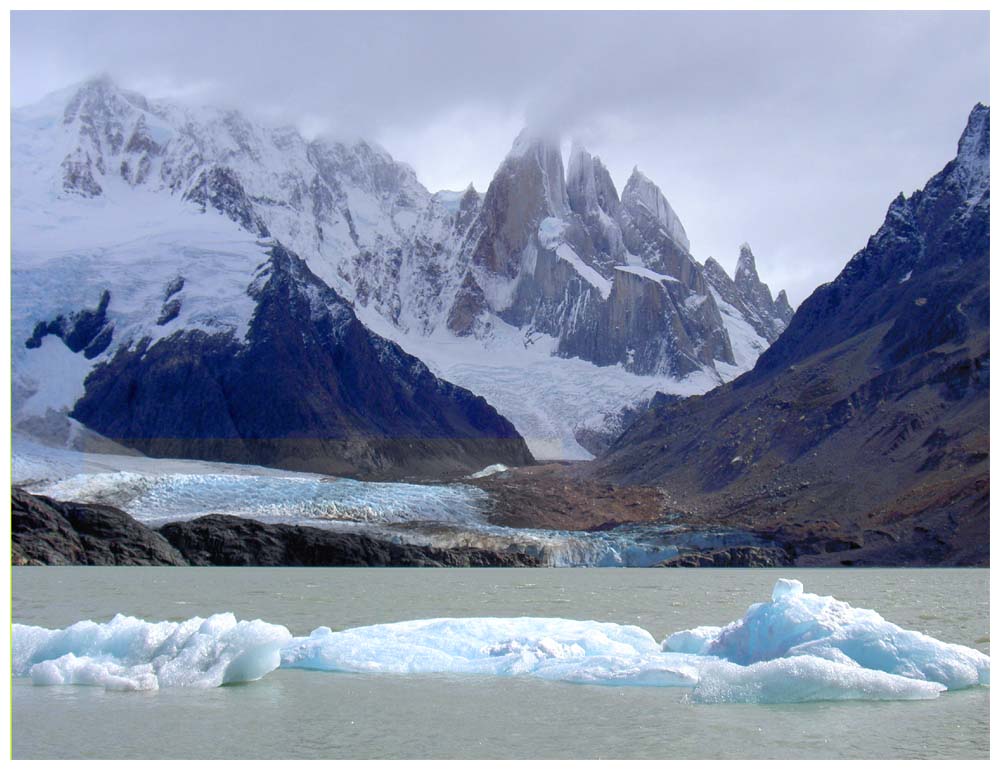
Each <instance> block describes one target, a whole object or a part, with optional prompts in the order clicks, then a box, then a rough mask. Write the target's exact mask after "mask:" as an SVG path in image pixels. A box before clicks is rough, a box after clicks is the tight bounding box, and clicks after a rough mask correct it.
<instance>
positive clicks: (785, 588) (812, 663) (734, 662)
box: [14, 580, 990, 703]
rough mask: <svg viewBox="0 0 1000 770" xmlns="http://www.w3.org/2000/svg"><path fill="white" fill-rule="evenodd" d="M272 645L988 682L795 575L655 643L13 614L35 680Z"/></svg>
mask: <svg viewBox="0 0 1000 770" xmlns="http://www.w3.org/2000/svg"><path fill="white" fill-rule="evenodd" d="M195 630H197V633H194V632H195ZM192 640H193V641H192ZM276 640H277V641H276ZM224 641H225V643H224ZM279 646H280V653H279V652H278V647H279ZM279 657H280V665H281V666H282V667H287V668H299V669H313V670H322V671H350V672H358V673H383V674H384V673H392V674H435V673H436V674H477V675H480V676H534V677H539V678H542V679H549V680H556V681H561V682H573V683H580V684H600V685H613V686H624V685H632V686H658V687H684V688H689V689H690V690H691V698H692V699H693V700H696V701H700V702H705V703H721V702H732V703H796V702H804V701H816V700H846V699H864V700H890V699H892V700H896V699H925V698H934V697H936V696H937V695H939V694H940V693H941V692H943V691H944V690H947V689H958V688H963V687H971V686H976V685H988V684H989V668H990V659H989V657H988V656H986V655H984V654H982V653H980V652H978V651H977V650H973V649H970V648H967V647H962V646H960V645H956V644H948V643H945V642H941V641H938V640H937V639H933V638H931V637H929V636H926V635H924V634H920V633H918V632H916V631H907V630H906V629H902V628H900V627H898V626H896V625H894V624H892V623H889V622H888V621H886V620H884V619H883V618H882V617H881V616H880V615H878V613H876V612H874V611H873V610H866V609H860V608H854V607H851V606H850V605H849V604H847V603H846V602H841V601H838V600H836V599H834V598H833V597H828V596H826V597H824V596H817V595H815V594H808V593H805V592H804V591H803V589H802V584H801V583H800V582H799V581H797V580H779V581H778V583H777V585H776V586H775V589H774V593H773V595H772V599H771V601H769V602H764V603H761V604H755V605H753V606H751V607H750V608H749V610H748V611H747V613H746V615H745V616H744V617H743V618H742V619H740V620H737V621H735V622H733V623H731V624H729V625H728V626H725V627H722V628H720V627H713V626H700V627H698V628H694V629H689V630H687V631H680V632H678V633H675V634H671V635H670V636H668V637H667V639H666V640H664V641H663V643H662V644H659V643H657V642H656V640H655V639H653V637H652V636H651V635H650V634H649V632H648V631H645V630H643V629H641V628H639V627H637V626H628V625H618V624H615V623H601V622H597V621H591V620H567V619H562V618H530V617H524V618H435V619H428V620H411V621H404V622H400V623H388V624H381V625H374V626H365V627H361V628H352V629H348V630H345V631H339V632H334V631H332V630H331V629H330V628H327V627H320V628H317V629H316V630H315V631H313V632H312V633H311V634H310V635H309V636H305V637H297V638H294V639H292V638H290V635H289V634H288V631H287V630H286V629H284V628H283V627H282V626H271V625H269V624H267V623H263V621H254V622H253V623H250V624H243V623H240V624H237V623H236V621H235V618H233V617H232V616H231V615H217V616H213V617H212V618H209V620H207V621H202V620H201V619H200V618H195V619H193V620H191V621H187V623H185V624H171V623H160V624H155V623H144V622H143V621H139V620H136V619H135V618H123V617H122V616H118V617H116V618H115V619H114V620H113V621H111V623H109V624H105V625H103V626H102V625H100V624H95V623H91V622H89V621H85V622H84V623H78V624H76V625H75V626H71V627H70V628H68V629H66V630H65V631H48V630H46V629H39V628H33V627H29V626H15V627H14V673H15V675H20V676H24V675H26V674H27V675H30V676H31V677H32V679H33V680H34V681H35V683H37V684H103V685H104V686H108V687H120V686H125V687H129V688H133V689H139V688H142V687H148V686H157V685H159V686H163V685H198V686H211V685H218V684H224V683H226V682H229V681H245V680H249V679H254V678H258V677H259V676H263V674H264V673H267V671H269V670H270V669H271V668H274V667H276V666H277V665H278V658H279Z"/></svg>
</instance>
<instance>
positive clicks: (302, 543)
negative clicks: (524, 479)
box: [160, 516, 538, 567]
mask: <svg viewBox="0 0 1000 770" xmlns="http://www.w3.org/2000/svg"><path fill="white" fill-rule="evenodd" d="M160 534H162V535H163V536H164V537H165V538H166V539H167V540H169V541H170V542H171V543H173V544H174V546H176V547H177V549H178V550H179V551H181V552H182V553H183V554H184V555H185V556H186V557H187V558H188V559H189V561H190V562H191V564H192V565H193V566H210V565H211V566H219V567H535V566H538V562H537V560H536V559H535V558H534V557H531V556H528V555H525V554H516V553H496V552H493V551H486V550H483V549H479V548H454V549H441V548H433V547H430V546H418V545H407V544H399V543H392V542H389V541H384V540H375V539H374V538H372V537H369V536H367V535H360V534H354V533H346V532H331V531H329V530H324V529H318V528H316V527H300V526H291V525H288V524H262V523H260V522H257V521H252V520H250V519H241V518H239V517H237V516H202V517H201V518H198V519H194V520H193V521H184V522H174V523H171V524H167V525H165V526H164V527H162V528H161V529H160Z"/></svg>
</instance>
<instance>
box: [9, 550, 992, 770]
mask: <svg viewBox="0 0 1000 770" xmlns="http://www.w3.org/2000/svg"><path fill="white" fill-rule="evenodd" d="M778 577H797V578H798V579H800V580H802V581H803V582H804V583H805V588H806V590H807V591H811V592H813V593H820V594H832V595H834V596H836V597H838V598H840V599H843V600H845V601H848V602H850V603H852V604H854V605H855V606H862V607H871V608H873V609H876V610H878V611H879V612H880V613H881V614H882V615H883V616H884V617H885V618H886V619H887V620H890V621H892V622H894V623H896V624H898V625H900V626H903V627H904V628H912V629H915V630H919V631H923V632H925V633H927V634H930V635H931V636H934V637H937V638H939V639H942V640H944V641H949V642H956V643H959V644H964V645H967V646H970V647H974V648H976V649H979V650H981V651H983V652H985V653H987V654H988V653H989V636H988V634H989V630H988V629H989V609H988V602H989V596H988V583H989V571H988V570H881V569H880V570H870V569H866V570H861V569H855V570H845V569H839V570H805V569H787V570H785V569H782V570H610V569H607V570H606V569H591V570H551V569H534V570H486V569H483V570H410V569H261V568H248V569H238V568H148V567H146V568H142V567H140V568H125V567H112V568H89V567H68V568H55V567H41V568H39V567H34V568H32V567H23V568H14V570H13V619H14V621H15V622H18V623H28V624H34V625H42V626H47V627H49V628H62V627H65V626H67V625H70V624H71V623H74V622H76V621H77V620H81V619H85V618H89V619H92V620H97V621H107V620H109V619H110V618H111V617H112V616H114V615H115V614H116V613H118V612H121V613H125V614H131V615H136V616H138V617H142V618H146V619H148V620H175V621H177V620H184V619H187V618H190V617H192V616H194V615H201V616H207V615H209V614H212V613H215V612H220V611H232V612H235V613H236V615H237V617H238V618H241V619H252V618H258V617H259V618H262V619H264V620H267V621H269V622H272V623H281V624H283V625H286V626H287V627H288V628H289V630H290V631H291V632H292V633H293V634H295V635H304V634H307V633H309V632H310V631H311V630H312V629H314V628H316V627H317V626H320V625H328V626H330V627H331V628H333V629H334V630H339V629H344V628H350V627H354V626H360V625H368V624H374V623H385V622H392V621H397V620H409V619H417V618H428V617H444V616H448V617H475V616H500V617H517V616H548V617H565V618H574V619H580V620H587V619H592V620H601V621H610V622H615V623H620V624H634V625H639V626H642V627H643V628H646V629H647V630H649V631H650V632H651V633H652V634H653V635H654V637H656V638H657V639H661V638H662V637H664V636H666V635H667V634H668V633H670V632H673V631H677V630H680V629H684V628H691V627H693V626H697V625H719V624H724V623H727V622H729V621H731V620H734V619H736V618H739V617H741V616H742V615H743V613H744V612H745V611H746V608H747V607H748V606H749V605H750V604H752V603H754V602H757V601H765V600H767V599H768V598H769V597H770V592H771V588H772V586H773V585H774V581H775V579H776V578H778ZM687 695H688V693H687V691H686V690H683V689H672V688H642V687H622V688H617V687H596V686H583V685H571V684H565V683H559V682H547V681H542V680H536V679H527V678H524V679H521V678H511V679H506V678H504V679H498V678H495V677H477V676H461V675H435V676H397V675H387V674H383V675H371V674H365V675H360V674H345V673H317V672H306V671H296V670H288V669H279V670H277V671H274V672H272V673H271V674H269V675H268V676H267V677H265V678H264V679H263V680H261V681H258V682H254V683H252V684H248V685H240V686H233V687H222V688H217V689H211V690H188V689H172V690H171V689H163V690H159V691H154V692H145V693H126V692H108V691H104V690H103V689H98V688H88V687H33V686H32V685H31V684H30V681H29V680H23V679H18V680H15V681H14V690H13V706H14V714H13V750H14V756H15V757H16V758H28V757H50V758H71V757H80V758H83V757H87V758H223V757H229V758H282V757H289V758H355V759H360V758H411V759H412V758H647V759H657V758H751V757H759V758H792V757H802V758H819V757H830V758H836V757H859V758H861V757H868V758H880V757H899V758H947V757H955V758H957V757H980V758H982V757H986V756H988V751H989V690H988V688H978V689H973V690H965V691H958V692H948V693H944V694H943V695H942V696H941V697H939V698H937V699H934V700H930V701H906V702H861V701H854V702H840V703H811V704H797V705H769V706H767V705H747V704H740V705H733V704H725V705H719V704H715V705H708V704H696V703H692V702H691V701H690V700H689V699H688V697H687Z"/></svg>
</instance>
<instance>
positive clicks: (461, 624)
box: [281, 618, 663, 683]
mask: <svg viewBox="0 0 1000 770" xmlns="http://www.w3.org/2000/svg"><path fill="white" fill-rule="evenodd" d="M650 657H655V658H656V659H657V661H658V662H663V661H662V658H663V655H662V653H660V652H659V648H658V646H657V644H656V641H655V640H654V639H653V637H652V636H651V635H650V634H649V632H647V631H644V630H643V629H641V628H637V627H636V626H620V625H617V624H614V623H599V622H596V621H592V620H586V621H582V620H563V619H560V618H439V619H434V620H412V621H404V622H401V623H389V624H384V625H377V626H366V627H362V628H352V629H349V630H346V631H340V632H337V633H334V632H333V631H331V630H330V629H329V628H326V627H323V628H318V629H316V630H315V631H313V632H312V634H310V635H309V636H308V637H303V638H297V639H294V640H293V641H292V642H291V643H290V644H289V645H288V646H287V647H285V649H284V650H283V651H282V660H281V665H282V666H285V667H290V668H311V669H322V670H327V671H379V672H388V673H397V674H430V673H464V674H493V675H517V674H529V675H534V676H543V677H546V678H554V679H569V680H570V681H583V680H587V681H595V682H597V681H605V682H608V683H611V682H612V681H614V682H617V683H627V681H628V680H629V679H630V678H635V677H642V676H649V675H650V674H649V671H650V669H649V668H648V667H644V666H643V665H641V664H642V661H643V660H644V659H646V658H650ZM628 672H632V673H631V674H629V673H628ZM577 675H579V676H578V678H576V679H575V678H574V677H575V676H577Z"/></svg>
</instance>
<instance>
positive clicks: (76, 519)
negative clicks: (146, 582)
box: [11, 488, 188, 566]
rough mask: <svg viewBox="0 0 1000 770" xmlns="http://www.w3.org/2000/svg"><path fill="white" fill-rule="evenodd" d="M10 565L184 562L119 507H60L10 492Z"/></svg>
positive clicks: (133, 564)
mask: <svg viewBox="0 0 1000 770" xmlns="http://www.w3.org/2000/svg"><path fill="white" fill-rule="evenodd" d="M11 563H12V564H15V565H33V564H57V565H58V564H87V565H99V566H121V565H130V566H146V565H154V566H178V565H184V564H187V563H188V562H187V560H186V559H185V558H184V557H183V556H182V555H181V554H180V552H178V551H177V549H175V548H174V547H173V546H172V545H170V543H168V542H167V541H166V540H165V539H164V538H163V537H161V536H160V535H159V534H157V533H156V532H154V531H153V530H151V529H149V528H148V527H145V526H143V525H142V524H140V523H139V522H137V521H136V520H135V519H133V518H132V517H131V516H129V515H128V514H127V513H124V512H123V511H120V510H118V509H117V508H112V507H110V506H107V505H90V504H87V505H84V504H81V503H64V502H59V501H56V500H51V499H49V498H47V497H41V496H37V495H32V494H30V493H28V492H25V491H23V490H21V489H17V488H14V489H13V490H12V492H11Z"/></svg>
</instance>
